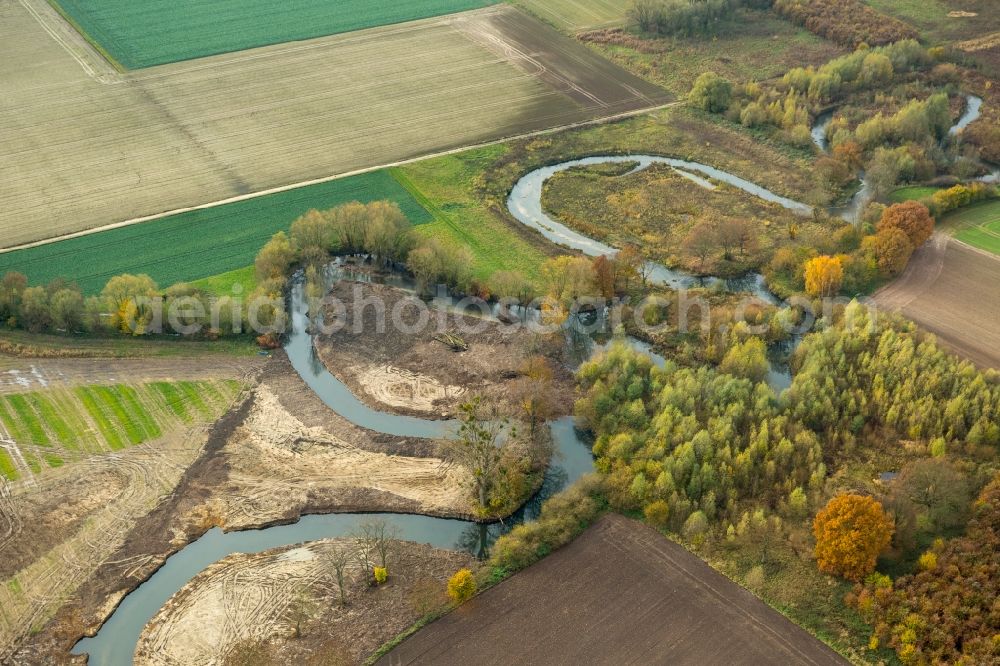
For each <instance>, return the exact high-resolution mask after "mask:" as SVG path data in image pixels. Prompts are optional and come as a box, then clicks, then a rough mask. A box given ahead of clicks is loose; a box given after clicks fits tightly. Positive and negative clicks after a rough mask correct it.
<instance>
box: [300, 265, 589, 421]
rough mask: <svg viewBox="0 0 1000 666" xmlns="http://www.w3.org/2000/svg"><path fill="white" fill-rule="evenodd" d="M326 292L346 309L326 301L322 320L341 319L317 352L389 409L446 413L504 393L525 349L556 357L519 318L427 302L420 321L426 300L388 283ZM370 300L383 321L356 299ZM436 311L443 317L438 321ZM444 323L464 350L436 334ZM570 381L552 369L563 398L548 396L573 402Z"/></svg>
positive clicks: (365, 396) (368, 399)
mask: <svg viewBox="0 0 1000 666" xmlns="http://www.w3.org/2000/svg"><path fill="white" fill-rule="evenodd" d="M331 296H333V297H334V298H335V299H337V301H338V302H339V303H341V304H343V307H344V309H343V310H342V311H338V310H337V309H336V308H334V307H332V306H328V307H327V308H326V310H325V315H324V318H325V321H326V322H328V323H329V322H333V321H334V319H335V317H337V315H338V314H340V318H339V321H340V322H342V324H343V325H342V326H341V327H340V329H339V330H338V331H336V332H334V333H332V334H330V335H322V336H319V337H318V338H317V343H316V351H317V354H318V356H319V358H320V359H321V360H322V362H323V364H324V365H325V366H326V368H327V369H328V370H329V371H330V372H331V374H333V375H334V376H336V377H337V379H339V380H340V381H342V382H343V383H344V384H346V385H347V386H348V387H349V388H350V389H351V391H352V392H353V393H354V394H355V395H356V396H358V397H359V398H360V399H361V400H362V401H363V402H364V403H365V404H367V405H368V406H370V407H372V408H374V409H378V410H382V411H386V412H390V413H396V414H406V415H413V416H421V417H423V418H449V417H452V416H454V413H455V411H456V408H457V407H458V405H459V404H460V403H461V402H463V401H465V400H468V399H469V398H471V397H473V396H476V395H482V396H484V397H488V398H498V399H503V398H504V397H505V396H507V395H509V392H510V390H511V389H512V385H513V382H515V381H516V380H517V379H518V378H519V377H520V376H521V368H522V367H523V366H524V364H525V362H526V361H527V360H528V358H529V357H531V356H533V355H538V354H541V355H544V356H547V357H550V358H551V359H552V360H553V361H558V360H559V358H560V355H561V354H562V353H563V350H562V349H561V344H553V343H551V342H549V341H546V340H544V339H543V338H541V337H539V336H537V335H535V334H534V333H533V332H532V331H530V330H528V328H527V327H525V326H518V327H512V326H507V325H504V324H502V323H500V322H498V321H495V320H492V319H489V318H486V317H482V316H475V315H463V314H460V313H456V312H446V311H445V310H443V309H431V310H430V316H429V318H428V321H427V323H426V325H423V326H418V325H419V317H418V314H417V313H418V312H419V309H420V308H423V307H425V306H424V303H423V302H422V301H420V300H419V299H417V298H416V297H415V296H413V295H412V294H410V293H409V292H407V291H404V290H402V289H398V288H395V287H391V286H386V285H378V284H368V283H360V282H341V283H338V284H337V285H336V286H335V287H334V289H333V290H332V292H331ZM373 302H378V303H379V304H380V306H379V307H383V308H384V311H385V313H386V316H385V323H384V325H382V326H380V325H379V324H378V321H377V319H378V316H379V315H378V314H377V310H376V307H374V306H372V305H368V306H364V307H358V306H359V304H361V303H373ZM393 312H399V313H400V321H401V322H403V323H404V327H397V326H394V325H393V322H392V317H393ZM439 317H445V324H444V325H443V326H441V325H439ZM410 327H412V328H410ZM401 328H405V329H407V330H401ZM442 329H443V330H444V331H448V332H454V333H456V334H457V335H459V336H460V337H461V338H462V340H463V341H464V342H465V343H466V344H467V345H468V350H466V351H461V352H456V351H453V350H452V349H451V348H449V347H448V346H447V345H445V344H444V343H442V342H440V341H438V340H435V339H434V338H435V335H436V334H437V333H438V332H439V331H440V330H442ZM414 330H415V331H416V332H415V333H413V332H412V331H414ZM560 342H561V341H560ZM551 365H552V366H553V367H555V366H558V365H559V364H558V362H554V363H552V364H551ZM572 381H573V380H572V377H571V376H570V374H569V372H568V371H565V370H561V369H560V370H558V371H557V372H556V376H555V381H554V385H553V391H556V392H558V393H559V394H560V395H562V394H565V400H554V401H553V402H554V403H555V404H559V405H561V406H562V407H563V408H564V409H565V408H568V407H569V406H570V405H571V403H572V398H571V395H572Z"/></svg>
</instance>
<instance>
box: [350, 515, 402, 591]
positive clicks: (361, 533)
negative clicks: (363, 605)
mask: <svg viewBox="0 0 1000 666" xmlns="http://www.w3.org/2000/svg"><path fill="white" fill-rule="evenodd" d="M398 538H399V528H397V527H396V526H395V525H390V524H389V523H387V522H386V521H384V520H381V519H378V520H369V521H365V522H364V523H361V525H360V527H358V531H357V533H356V535H355V539H356V540H357V544H358V545H357V558H358V561H359V562H360V563H361V567H362V574H363V575H364V576H365V579H366V580H367V581H368V582H369V584H370V583H371V582H372V580H374V578H373V577H374V573H375V567H376V566H379V567H382V568H383V569H388V568H389V559H390V557H391V556H392V552H393V549H394V547H395V543H396V540H397V539H398Z"/></svg>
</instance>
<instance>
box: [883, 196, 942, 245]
mask: <svg viewBox="0 0 1000 666" xmlns="http://www.w3.org/2000/svg"><path fill="white" fill-rule="evenodd" d="M887 229H899V230H900V231H902V232H903V233H904V234H906V237H907V238H909V239H910V245H912V246H913V247H914V248H918V247H920V246H921V245H923V244H924V243H926V242H927V239H928V238H930V237H931V234H932V233H934V218H933V217H931V212H930V210H928V209H927V206H925V205H923V204H922V203H920V202H919V201H904V202H903V203H898V204H893V205H891V206H889V207H888V208H886V209H885V210H884V211H882V219H881V220H879V223H878V231H880V232H881V231H885V230H887Z"/></svg>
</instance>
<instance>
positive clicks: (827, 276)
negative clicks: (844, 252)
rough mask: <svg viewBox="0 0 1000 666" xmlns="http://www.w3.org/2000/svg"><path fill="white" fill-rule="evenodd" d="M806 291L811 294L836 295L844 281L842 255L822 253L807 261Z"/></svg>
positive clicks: (820, 295) (821, 295) (819, 295)
mask: <svg viewBox="0 0 1000 666" xmlns="http://www.w3.org/2000/svg"><path fill="white" fill-rule="evenodd" d="M805 280H806V292H807V293H808V294H809V295H810V296H818V297H828V296H836V295H837V293H839V292H840V287H841V285H842V284H843V282H844V265H843V262H842V260H841V259H840V257H830V256H827V255H821V256H818V257H814V258H812V259H810V260H809V261H807V262H806V265H805Z"/></svg>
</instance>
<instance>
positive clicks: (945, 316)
mask: <svg viewBox="0 0 1000 666" xmlns="http://www.w3.org/2000/svg"><path fill="white" fill-rule="evenodd" d="M970 210H971V209H970ZM960 237H961V236H960ZM998 273H1000V257H998V256H996V255H991V254H989V253H987V252H986V251H983V250H977V249H974V248H972V247H969V246H967V245H963V244H962V243H956V242H954V241H952V240H951V238H950V237H949V236H948V235H947V234H945V233H944V232H938V233H937V234H935V235H934V237H933V238H932V239H931V240H930V241H929V242H928V243H927V245H925V246H924V247H922V248H920V249H919V250H917V252H916V253H914V255H913V258H912V259H911V260H910V264H909V266H907V268H906V271H905V272H904V273H903V274H902V275H901V276H900V277H899V278H898V279H897V280H896V281H895V282H893V283H892V284H890V285H888V286H886V287H884V288H882V289H881V290H879V291H878V292H877V293H876V294H875V302H876V303H877V304H878V306H879V307H880V308H885V309H888V310H898V311H899V312H901V313H902V314H903V315H904V316H906V317H907V318H908V319H912V320H913V321H915V322H916V323H917V324H919V325H920V326H921V327H922V328H925V329H927V330H928V331H930V332H931V333H934V334H935V335H936V336H937V337H938V340H939V341H940V342H942V343H943V344H944V345H945V346H947V347H949V348H951V349H953V350H954V351H955V352H957V353H958V354H960V355H962V356H965V357H966V358H968V359H969V360H971V361H972V362H973V363H975V364H976V365H978V366H980V367H983V368H998V369H1000V329H998V327H997V322H998V321H1000V292H998V291H997V290H996V289H994V288H992V287H991V285H993V284H994V283H995V281H996V276H997V274H998Z"/></svg>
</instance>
